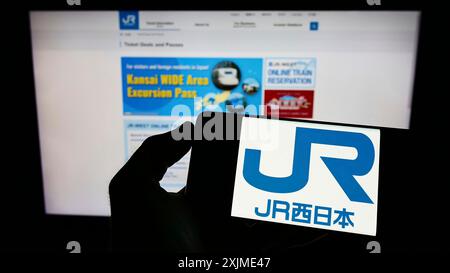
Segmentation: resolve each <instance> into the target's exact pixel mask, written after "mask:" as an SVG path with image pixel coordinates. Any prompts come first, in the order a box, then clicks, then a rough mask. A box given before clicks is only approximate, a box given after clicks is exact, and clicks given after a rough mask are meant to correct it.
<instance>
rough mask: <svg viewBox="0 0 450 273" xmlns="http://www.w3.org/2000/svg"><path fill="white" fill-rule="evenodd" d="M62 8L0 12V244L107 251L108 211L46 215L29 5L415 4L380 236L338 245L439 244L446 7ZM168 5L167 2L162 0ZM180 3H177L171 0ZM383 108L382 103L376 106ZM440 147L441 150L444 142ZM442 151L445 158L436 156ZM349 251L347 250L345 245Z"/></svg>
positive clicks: (388, 146) (407, 248)
mask: <svg viewBox="0 0 450 273" xmlns="http://www.w3.org/2000/svg"><path fill="white" fill-rule="evenodd" d="M81 2H82V5H81V7H68V6H67V4H66V2H65V0H63V1H39V2H37V1H34V2H33V3H30V4H28V3H19V4H18V5H16V6H13V7H8V8H5V9H4V10H6V11H4V13H5V14H6V15H7V16H3V18H2V26H3V27H2V32H3V33H2V40H1V43H2V46H4V47H5V49H4V50H3V54H2V64H3V68H4V69H2V73H1V74H2V82H1V83H2V95H3V96H2V107H1V108H2V117H3V121H6V122H5V123H6V124H4V125H3V126H2V139H3V141H2V145H3V147H4V148H3V149H2V151H3V156H2V162H4V163H2V168H1V170H2V174H3V176H2V178H1V185H2V186H1V190H0V197H1V204H2V206H1V208H2V210H1V215H0V236H1V237H0V239H1V240H0V251H14V252H21V251H26V252H35V251H39V252H42V251H44V252H59V253H65V252H67V250H66V244H67V242H68V241H72V240H76V241H79V242H80V243H81V246H82V251H83V252H88V253H89V252H104V251H108V249H109V236H110V235H109V227H110V223H109V218H107V217H80V216H56V215H45V210H44V203H43V189H42V176H41V168H40V155H39V139H38V131H37V128H38V127H37V126H38V125H37V117H36V105H35V97H34V82H33V70H32V56H31V44H30V31H29V19H28V12H29V10H30V9H40V10H59V9H64V10H77V9H85V10H90V9H92V10H98V9H100V10H116V9H139V10H145V9H148V10H164V9H174V8H175V9H191V10H202V9H203V10H210V9H219V10H232V9H237V10H246V9H248V10H295V9H299V10H421V11H422V16H421V29H420V35H419V39H420V41H419V48H418V58H417V68H416V79H415V85H414V98H413V110H412V119H411V126H410V128H411V129H410V130H390V133H389V137H386V138H385V137H384V136H383V135H382V136H381V139H382V143H381V145H382V146H381V149H382V150H381V157H382V159H381V160H382V161H381V166H380V185H379V188H380V192H379V225H378V230H379V233H378V235H377V237H376V238H373V237H368V236H354V235H353V236H349V235H342V236H341V237H339V238H337V239H336V243H339V244H341V245H343V246H345V244H346V242H347V241H357V242H359V243H360V244H361V253H366V252H367V251H366V249H365V244H366V242H368V241H371V240H374V239H375V240H378V241H380V243H381V245H382V251H383V253H404V252H415V253H434V252H439V251H441V250H443V249H444V242H443V241H444V238H446V237H447V233H446V232H447V230H446V229H445V227H444V226H445V224H444V221H446V218H447V213H446V210H445V209H446V207H445V205H444V201H445V197H446V194H447V192H446V189H447V188H448V186H447V185H446V184H447V182H448V178H447V176H448V175H447V174H446V172H445V171H446V168H445V164H446V160H445V158H446V157H445V156H446V151H447V149H446V147H447V145H446V144H445V142H444V141H445V140H446V139H448V138H446V137H445V136H446V133H445V130H446V127H448V124H449V122H448V121H447V119H448V118H447V117H448V116H449V115H448V114H447V112H446V108H445V105H444V102H445V97H446V96H445V95H446V94H445V93H446V92H447V91H448V89H449V88H448V78H449V77H448V75H447V74H448V73H447V71H446V70H447V69H445V68H444V67H446V66H448V58H447V55H448V53H447V50H448V42H447V40H448V39H447V37H445V36H447V34H448V30H447V29H446V28H447V25H448V23H447V22H446V21H447V18H448V15H446V14H445V12H446V10H445V8H444V7H441V6H439V5H443V4H437V2H436V3H433V2H430V1H421V2H420V3H417V2H414V1H387V0H382V5H381V6H368V5H367V3H366V1H365V0H362V1H359V0H352V1H329V2H327V1H314V2H312V1H311V2H305V3H297V2H298V1H296V3H285V4H284V5H282V4H278V5H276V4H273V5H271V6H270V5H268V4H261V3H254V4H252V3H248V4H244V6H243V4H242V3H236V4H234V5H232V4H230V6H227V7H223V6H220V7H214V6H213V3H193V2H184V3H177V4H176V5H174V4H173V3H156V4H155V3H154V2H155V1H108V2H105V3H102V2H101V1H87V0H81ZM164 5H166V6H164ZM175 6H176V7H175ZM380 110H382V109H380ZM444 147H445V148H444ZM441 158H442V159H441ZM344 248H345V247H344Z"/></svg>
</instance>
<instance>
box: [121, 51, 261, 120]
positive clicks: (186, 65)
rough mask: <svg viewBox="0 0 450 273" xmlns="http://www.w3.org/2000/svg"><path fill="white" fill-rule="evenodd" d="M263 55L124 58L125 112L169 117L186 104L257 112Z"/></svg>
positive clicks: (192, 109) (199, 108) (193, 111)
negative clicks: (177, 108) (255, 56)
mask: <svg viewBox="0 0 450 273" xmlns="http://www.w3.org/2000/svg"><path fill="white" fill-rule="evenodd" d="M261 84H262V59H259V58H165V57H158V58H153V57H122V85H123V91H122V92H123V112H124V114H125V115H162V116H170V115H171V113H172V110H173V109H174V107H176V106H180V105H181V106H184V108H185V109H188V110H189V111H190V115H191V116H194V115H196V114H198V113H200V112H201V111H206V110H216V111H232V112H240V113H243V112H247V113H252V114H258V113H259V112H258V111H259V105H260V104H261V100H262V95H261V94H262V90H261V89H262V86H261ZM255 111H256V112H255Z"/></svg>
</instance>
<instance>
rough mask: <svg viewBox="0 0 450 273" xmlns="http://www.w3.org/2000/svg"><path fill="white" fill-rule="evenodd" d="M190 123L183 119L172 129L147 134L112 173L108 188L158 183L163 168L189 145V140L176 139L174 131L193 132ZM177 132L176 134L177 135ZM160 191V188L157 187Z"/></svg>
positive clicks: (176, 159)
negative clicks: (140, 143)
mask: <svg viewBox="0 0 450 273" xmlns="http://www.w3.org/2000/svg"><path fill="white" fill-rule="evenodd" d="M193 127H194V125H193V124H192V123H191V122H185V123H183V124H182V125H181V126H179V127H178V128H176V129H174V130H173V131H169V132H166V133H164V134H160V135H155V136H151V137H148V138H147V139H146V140H145V141H144V142H143V143H142V145H141V146H140V147H139V148H138V149H137V150H136V152H135V153H134V154H133V155H132V156H131V158H130V159H129V160H128V161H127V163H126V164H125V165H124V166H123V167H122V169H120V171H119V172H118V173H117V174H116V175H115V176H114V178H113V179H112V181H111V183H110V191H111V188H124V187H126V188H128V187H133V188H135V187H136V190H138V189H139V186H140V185H145V184H148V183H151V184H155V185H156V186H159V184H158V183H159V181H160V180H161V179H162V177H163V176H164V174H165V173H166V171H167V168H169V167H170V166H172V165H173V164H174V163H176V162H177V161H178V160H180V159H181V158H182V157H183V156H184V155H185V154H186V153H187V152H188V151H189V150H190V149H191V147H192V141H191V140H189V139H188V140H186V139H176V138H174V137H173V136H174V135H177V132H181V131H185V130H189V132H192V131H193ZM178 135H179V134H178ZM160 190H163V189H162V188H160Z"/></svg>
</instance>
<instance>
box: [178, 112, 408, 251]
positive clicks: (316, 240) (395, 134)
mask: <svg viewBox="0 0 450 273" xmlns="http://www.w3.org/2000/svg"><path fill="white" fill-rule="evenodd" d="M259 124H266V125H268V126H266V128H258V125H259ZM298 128H300V129H298ZM295 129H296V130H295ZM194 130H195V132H194V134H193V138H194V141H193V146H192V151H191V159H190V165H189V172H188V181H187V186H186V195H187V196H189V198H190V199H191V200H194V201H195V200H196V201H198V202H197V203H198V207H199V208H200V209H202V210H204V212H205V213H204V214H203V215H208V217H209V218H210V220H211V222H213V223H215V224H213V225H212V226H214V228H213V229H217V230H218V233H220V234H227V233H228V236H225V237H226V238H228V239H229V238H230V237H240V238H242V237H243V236H245V235H242V234H237V233H239V232H241V231H242V230H240V229H233V230H230V229H228V230H223V229H221V228H222V227H228V226H229V225H228V224H224V222H223V221H222V220H223V219H226V220H225V222H226V223H238V224H236V225H246V226H247V227H252V228H251V231H249V230H246V231H245V234H247V236H250V234H251V235H255V234H256V235H255V237H256V238H259V239H255V240H253V241H252V242H253V243H254V244H255V245H258V243H260V244H259V245H258V247H260V248H258V247H257V248H256V249H258V250H259V249H261V248H264V247H266V248H267V245H270V246H272V247H274V248H277V249H281V250H287V249H288V250H289V249H296V250H297V249H301V250H304V249H305V248H306V249H308V250H318V251H323V250H324V248H325V249H327V250H331V251H338V250H339V249H340V248H345V249H350V250H356V251H365V248H364V247H365V245H366V242H367V243H368V242H370V241H374V240H380V238H381V237H380V234H381V235H382V236H392V235H391V234H390V233H389V232H386V230H388V231H389V228H387V229H386V228H384V229H383V230H380V227H381V226H383V225H382V223H383V221H386V220H387V221H392V222H396V221H395V219H396V216H395V215H390V214H389V213H386V211H388V210H384V211H383V210H382V209H383V206H385V205H386V204H388V205H394V206H395V201H394V199H393V198H392V197H391V196H389V195H387V197H385V196H383V193H384V192H385V190H386V189H384V187H388V188H389V189H391V190H393V192H397V190H398V187H397V186H396V185H395V184H391V185H388V186H386V185H387V183H389V181H395V179H398V177H399V175H398V173H396V171H395V169H394V168H392V167H393V164H394V162H393V161H392V160H390V159H386V158H384V157H383V156H392V155H394V154H395V151H396V150H397V151H398V150H399V149H400V150H401V149H402V147H401V146H402V145H399V142H401V139H402V138H405V135H407V134H408V131H406V130H400V129H390V128H380V127H371V126H360V125H348V124H337V123H330V122H317V121H309V120H293V119H278V118H276V119H274V118H270V117H265V116H248V115H247V116H246V115H241V114H235V113H222V112H204V113H202V114H201V115H199V117H198V118H197V120H196V124H195V129H194ZM255 130H256V131H257V130H261V131H258V132H256V131H255ZM253 131H255V132H256V133H255V135H256V138H255V139H251V137H249V133H250V135H251V133H252V132H253ZM294 132H297V135H296V134H295V133H294ZM299 132H300V133H299ZM244 134H245V135H244ZM264 134H267V135H269V136H268V137H266V138H265V139H266V140H267V139H268V140H267V141H268V143H269V144H267V143H265V144H263V145H262V144H261V143H262V142H261V139H264V137H265V136H263V135H264ZM271 134H273V136H270V135H271ZM255 135H254V136H253V137H255ZM306 135H308V136H309V138H310V139H309V140H299V139H303V138H305V137H304V136H306ZM275 136H276V137H275ZM299 136H301V137H299ZM367 136H370V137H369V138H370V139H369V138H368V137H367ZM271 138H272V139H273V138H276V139H277V141H276V143H275V144H276V145H274V143H272V144H270V139H271ZM348 138H350V140H348ZM346 139H347V140H346ZM352 139H353V140H352ZM368 141H369V142H373V143H374V145H372V146H373V147H372V146H370V145H369V144H368V143H369V142H368ZM355 143H356V144H355ZM366 144H367V145H369V148H367V147H366V146H367V145H366ZM270 145H272V147H271V150H270V149H268V147H269V146H270ZM301 145H303V146H301ZM365 145H366V146H365ZM244 146H245V147H244ZM297 146H298V147H297ZM345 149H347V150H345ZM371 149H372V150H371ZM250 150H251V151H250ZM269 150H270V151H269ZM355 150H356V153H355ZM249 151H250V152H253V153H254V154H257V155H259V156H258V157H254V158H249V159H247V153H248V152H249ZM255 151H256V152H255ZM258 151H259V152H258ZM292 151H293V152H292ZM305 151H307V152H305ZM246 152H247V153H246ZM317 153H319V156H315V159H313V157H314V156H313V155H315V154H317ZM248 154H250V153H248ZM296 154H300V155H299V156H298V158H297V159H298V160H297V159H296ZM363 155H364V156H363ZM366 155H367V156H366ZM308 156H310V157H311V159H310V160H309V162H308V164H306V165H307V166H306V167H305V166H303V168H300V167H299V166H302V165H305V164H303V163H302V160H303V161H304V159H305V158H307V157H308ZM342 157H343V158H342ZM324 158H326V160H325V159H324ZM365 158H366V159H365ZM367 158H368V159H367ZM308 159H309V158H308ZM293 161H294V162H293ZM264 162H265V163H264ZM352 164H353V165H352ZM247 167H248V168H251V169H252V172H253V173H256V174H257V175H256V179H255V181H252V182H251V183H250V182H249V181H250V180H251V179H252V174H250V172H249V171H245V170H244V168H247ZM297 169H298V170H297ZM316 170H318V171H316ZM245 173H247V174H245ZM305 173H307V175H305ZM365 176H367V177H370V179H369V180H361V179H360V178H361V177H365ZM287 178H291V179H290V180H289V179H287ZM277 183H278V184H277ZM352 183H356V184H352ZM368 184H371V185H368ZM271 185H272V186H273V185H278V186H277V187H272V186H271ZM289 185H290V186H289ZM397 185H398V184H397ZM358 186H359V187H358ZM299 192H304V194H303V195H299V194H298V193H299ZM330 200H331V201H330ZM336 200H337V201H336ZM299 204H302V205H306V208H307V210H306V211H305V210H303V211H302V212H300V213H299V209H298V208H299ZM322 208H325V209H324V210H322V211H321V209H322ZM369 208H370V209H369ZM344 209H346V212H350V213H353V215H350V216H349V215H344V216H342V215H341V219H340V220H339V219H338V218H339V216H340V214H339V213H335V212H336V211H341V212H342V211H343V210H344ZM327 212H328V214H329V215H327V214H325V213H327ZM333 213H334V214H333ZM301 214H303V215H301ZM299 215H300V216H299ZM324 215H325V216H324ZM362 215H364V217H362ZM381 215H383V217H381ZM297 216H299V217H297ZM345 216H349V217H348V219H350V221H347V222H345V221H343V220H342V219H343V218H345ZM219 219H220V220H219ZM380 223H381V224H380ZM230 233H231V234H230ZM386 234H387V235H386ZM261 238H264V239H261ZM228 239H227V240H228ZM261 241H264V242H262V243H261ZM343 243H344V244H343ZM324 245H326V246H324Z"/></svg>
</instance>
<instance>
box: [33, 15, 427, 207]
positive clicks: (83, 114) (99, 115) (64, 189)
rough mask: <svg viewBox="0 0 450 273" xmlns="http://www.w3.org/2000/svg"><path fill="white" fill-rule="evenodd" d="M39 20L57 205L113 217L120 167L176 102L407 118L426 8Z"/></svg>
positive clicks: (46, 174) (392, 122)
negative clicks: (112, 187)
mask: <svg viewBox="0 0 450 273" xmlns="http://www.w3.org/2000/svg"><path fill="white" fill-rule="evenodd" d="M30 18H31V20H30V22H31V34H32V49H33V65H34V77H35V88H36V101H37V110H38V124H39V138H40V148H41V149H40V150H41V163H42V173H43V182H44V194H45V208H46V212H47V213H49V214H70V215H109V214H110V209H109V199H108V184H109V182H110V180H111V178H112V177H113V176H114V174H115V173H116V172H117V171H118V170H119V169H120V168H121V166H122V165H123V164H124V163H125V162H126V160H127V159H128V158H129V157H130V156H131V155H132V154H133V152H134V151H135V150H136V149H137V148H138V147H139V145H140V144H141V143H142V141H143V140H144V139H145V138H147V137H148V136H151V135H154V134H159V133H161V132H165V131H168V130H170V129H171V128H173V126H175V124H177V122H178V121H179V120H180V114H182V115H183V118H182V119H185V120H194V119H195V116H197V115H198V114H199V113H200V112H202V111H205V110H215V111H235V112H242V113H250V114H256V115H265V114H271V113H276V114H277V115H279V116H280V117H282V118H299V119H311V120H318V121H328V122H337V123H345V124H355V125H368V126H379V127H389V128H399V129H408V128H409V125H410V117H411V101H412V96H413V83H414V73H415V62H416V50H417V42H418V32H419V20H420V12H418V11H32V12H31V13H30ZM218 156H219V155H218ZM188 165H189V154H188V155H186V156H185V157H184V158H183V159H182V160H181V161H179V162H178V163H176V164H175V165H174V166H172V167H171V168H169V170H168V172H167V173H166V175H165V176H164V178H163V180H162V181H161V185H162V187H164V188H165V189H166V190H168V191H173V192H175V191H178V190H180V189H181V188H182V187H183V186H184V185H185V183H186V179H187V170H188Z"/></svg>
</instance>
